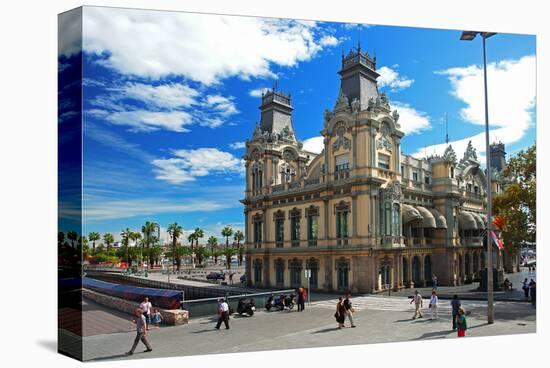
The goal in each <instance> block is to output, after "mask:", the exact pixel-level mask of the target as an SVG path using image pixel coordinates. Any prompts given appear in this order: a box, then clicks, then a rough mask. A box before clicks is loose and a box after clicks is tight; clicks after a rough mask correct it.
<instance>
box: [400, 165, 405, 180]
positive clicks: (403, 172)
mask: <svg viewBox="0 0 550 368" xmlns="http://www.w3.org/2000/svg"><path fill="white" fill-rule="evenodd" d="M401 176H402V177H403V178H405V166H403V165H401Z"/></svg>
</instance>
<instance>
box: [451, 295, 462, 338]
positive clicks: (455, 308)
mask: <svg viewBox="0 0 550 368" xmlns="http://www.w3.org/2000/svg"><path fill="white" fill-rule="evenodd" d="M461 305H462V304H461V303H460V300H458V295H456V294H455V295H453V300H451V308H452V310H453V330H456V327H457V320H458V311H459V309H460V307H461Z"/></svg>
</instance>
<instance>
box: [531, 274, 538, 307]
mask: <svg viewBox="0 0 550 368" xmlns="http://www.w3.org/2000/svg"><path fill="white" fill-rule="evenodd" d="M529 294H531V304H532V305H534V306H535V307H536V306H537V283H536V282H535V280H533V279H531V282H530V283H529Z"/></svg>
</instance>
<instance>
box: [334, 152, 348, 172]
mask: <svg viewBox="0 0 550 368" xmlns="http://www.w3.org/2000/svg"><path fill="white" fill-rule="evenodd" d="M335 162H336V168H335V171H344V170H349V155H347V154H346V155H339V156H336V157H335Z"/></svg>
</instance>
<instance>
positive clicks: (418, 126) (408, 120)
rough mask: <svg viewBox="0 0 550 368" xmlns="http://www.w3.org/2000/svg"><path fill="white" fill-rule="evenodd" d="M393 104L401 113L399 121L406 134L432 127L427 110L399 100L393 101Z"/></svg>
mask: <svg viewBox="0 0 550 368" xmlns="http://www.w3.org/2000/svg"><path fill="white" fill-rule="evenodd" d="M391 106H392V108H394V109H396V110H397V112H398V113H399V121H398V123H399V124H400V125H401V130H402V131H403V132H404V133H405V134H412V133H419V132H421V131H423V130H427V129H430V127H431V125H430V119H429V117H428V115H427V114H426V113H425V112H422V111H418V110H416V109H414V108H412V107H411V106H410V105H409V104H407V103H403V102H399V101H393V102H391Z"/></svg>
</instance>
